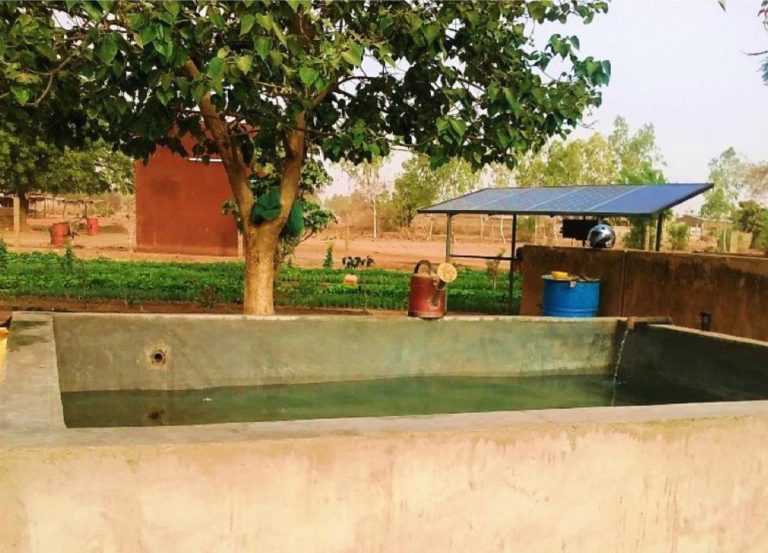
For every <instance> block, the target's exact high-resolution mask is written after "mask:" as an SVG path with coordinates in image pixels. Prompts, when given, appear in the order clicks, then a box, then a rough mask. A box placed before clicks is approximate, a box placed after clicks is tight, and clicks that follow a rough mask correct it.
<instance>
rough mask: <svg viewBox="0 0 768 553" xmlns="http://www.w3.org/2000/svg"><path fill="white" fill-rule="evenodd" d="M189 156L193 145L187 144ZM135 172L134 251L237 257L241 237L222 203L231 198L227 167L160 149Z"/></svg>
mask: <svg viewBox="0 0 768 553" xmlns="http://www.w3.org/2000/svg"><path fill="white" fill-rule="evenodd" d="M183 143H184V147H185V148H186V149H187V151H188V152H191V151H192V146H193V144H194V141H193V140H192V139H191V138H190V137H185V139H184V140H183ZM135 169H136V250H137V251H141V252H157V253H183V254H197V255H225V256H228V255H231V256H236V255H237V254H238V247H237V242H238V236H237V235H238V233H237V227H236V226H235V223H234V220H233V218H232V216H231V215H222V213H221V204H222V203H223V202H225V201H226V200H228V199H229V198H231V197H232V191H231V189H230V187H229V183H228V181H227V176H226V173H225V171H224V166H223V165H222V164H221V161H219V160H216V159H212V160H211V162H210V163H209V164H205V163H203V162H202V160H199V159H196V158H183V157H181V156H179V155H177V154H174V153H173V152H172V151H171V150H170V149H168V148H165V147H158V149H157V150H156V151H155V153H154V154H153V155H152V156H151V157H150V158H149V161H148V162H147V164H146V165H145V164H144V163H143V162H142V161H137V162H136V164H135Z"/></svg>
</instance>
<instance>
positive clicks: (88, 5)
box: [82, 2, 103, 21]
mask: <svg viewBox="0 0 768 553" xmlns="http://www.w3.org/2000/svg"><path fill="white" fill-rule="evenodd" d="M82 5H83V10H85V13H87V14H88V17H90V18H91V19H93V20H95V21H98V20H99V19H101V16H102V15H103V14H102V10H101V6H97V5H96V4H95V3H93V2H83V4H82Z"/></svg>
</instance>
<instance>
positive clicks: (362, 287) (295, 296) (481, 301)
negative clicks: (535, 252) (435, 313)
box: [0, 250, 520, 313]
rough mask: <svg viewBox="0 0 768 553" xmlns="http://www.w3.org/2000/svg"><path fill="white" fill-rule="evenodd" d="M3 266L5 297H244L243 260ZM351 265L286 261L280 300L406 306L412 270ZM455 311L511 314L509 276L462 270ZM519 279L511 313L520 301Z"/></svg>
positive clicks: (68, 259) (12, 262)
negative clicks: (349, 280) (350, 280)
mask: <svg viewBox="0 0 768 553" xmlns="http://www.w3.org/2000/svg"><path fill="white" fill-rule="evenodd" d="M4 265H5V266H4V267H3V268H2V270H0V296H38V297H61V298H67V299H73V300H114V299H117V300H123V301H125V302H127V303H132V304H134V303H141V302H150V301H192V302H197V303H199V304H201V305H205V306H210V305H213V304H216V303H242V301H243V291H242V281H243V263H242V262H225V263H172V262H153V261H115V260H111V259H105V258H99V259H93V260H82V259H78V258H77V257H76V256H75V255H74V254H73V253H72V251H71V250H68V251H67V253H66V254H65V255H63V256H62V255H57V254H55V253H41V252H33V253H22V254H12V253H7V254H5V257H4ZM349 272H350V271H347V270H345V269H298V268H295V267H284V268H283V269H282V270H281V271H280V274H279V276H278V279H277V282H276V285H275V303H276V304H277V305H279V306H292V307H310V308H314V307H320V308H357V309H392V310H405V309H406V307H407V304H408V284H409V279H410V273H407V272H403V271H390V270H382V269H364V270H358V271H355V274H357V275H358V277H359V285H358V286H355V287H350V286H346V285H344V284H342V281H343V278H344V275H345V274H347V273H349ZM448 297H449V309H450V310H451V311H454V312H473V313H508V312H509V307H508V306H509V303H508V302H509V295H508V289H507V286H506V275H504V274H502V275H500V278H499V284H498V286H497V288H496V289H495V290H494V289H493V285H492V282H491V280H490V279H489V278H488V276H487V275H486V274H485V272H483V271H479V270H472V269H460V271H459V278H458V279H457V280H456V281H455V282H454V283H452V284H451V285H450V287H449V295H448ZM519 300H520V288H519V281H518V282H517V286H516V288H515V291H514V294H513V302H512V304H513V312H515V313H516V312H517V311H518V308H519Z"/></svg>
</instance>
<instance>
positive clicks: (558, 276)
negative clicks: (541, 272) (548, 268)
mask: <svg viewBox="0 0 768 553" xmlns="http://www.w3.org/2000/svg"><path fill="white" fill-rule="evenodd" d="M551 274H552V278H553V279H554V280H569V279H570V278H571V275H569V274H568V273H567V272H565V271H552V273H551Z"/></svg>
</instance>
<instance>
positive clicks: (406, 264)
mask: <svg viewBox="0 0 768 553" xmlns="http://www.w3.org/2000/svg"><path fill="white" fill-rule="evenodd" d="M57 221H58V219H30V220H29V227H30V228H29V229H27V230H24V231H23V232H21V234H20V244H17V241H16V235H15V234H14V233H13V231H12V230H2V231H0V237H2V238H3V239H4V240H5V242H6V243H7V244H8V246H9V249H10V250H11V251H15V252H20V251H23V252H28V251H59V252H61V251H63V248H62V247H54V246H52V245H51V243H50V242H51V241H50V234H49V232H48V228H49V227H50V225H51V224H53V223H54V222H57ZM128 223H129V221H127V220H126V219H125V218H124V217H123V218H117V217H116V218H103V219H101V226H102V230H101V232H100V233H99V234H97V235H95V236H89V235H87V234H85V232H82V233H79V234H78V235H77V236H76V237H75V238H74V240H73V241H72V248H73V250H74V252H75V254H76V255H77V256H78V257H80V258H83V259H94V258H97V257H108V258H110V259H120V260H133V259H143V260H150V261H179V262H212V261H231V260H232V259H234V258H232V257H220V256H199V255H187V254H169V253H146V252H134V251H131V248H130V235H129V234H128V231H127V230H126V227H127V224H128ZM331 242H332V243H333V257H334V265H335V266H336V267H341V261H342V258H343V257H345V256H351V257H355V256H359V257H363V258H365V257H367V256H370V257H372V258H373V259H374V266H375V267H377V268H381V269H400V270H410V269H412V268H413V266H414V265H415V264H416V262H417V261H419V260H420V259H429V260H431V261H440V260H442V259H444V258H445V237H444V236H440V235H437V236H435V237H434V238H433V239H432V240H409V239H406V238H400V237H397V236H384V237H381V238H379V239H377V240H373V239H372V238H371V237H370V236H354V237H351V238H350V239H349V240H346V239H344V238H343V237H338V236H335V235H334V234H333V233H329V234H328V235H326V237H320V238H317V237H313V238H311V239H309V240H307V241H305V242H303V243H302V244H300V245H299V247H298V248H296V251H295V253H294V258H293V263H294V264H295V265H297V266H299V267H320V266H322V264H323V259H324V258H325V252H326V249H327V247H328V244H329V243H331ZM518 245H522V244H518ZM509 247H510V245H509V243H502V242H501V241H500V240H499V239H496V240H490V239H488V240H485V241H479V240H478V239H477V237H469V236H461V235H458V236H456V237H455V242H454V244H453V247H452V251H453V253H454V254H463V253H467V254H473V255H477V254H480V255H498V254H499V251H500V250H502V249H503V250H505V253H504V255H509ZM456 261H457V262H458V263H459V264H460V265H465V266H469V267H480V268H482V267H484V266H485V262H484V260H482V259H460V258H457V259H456Z"/></svg>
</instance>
